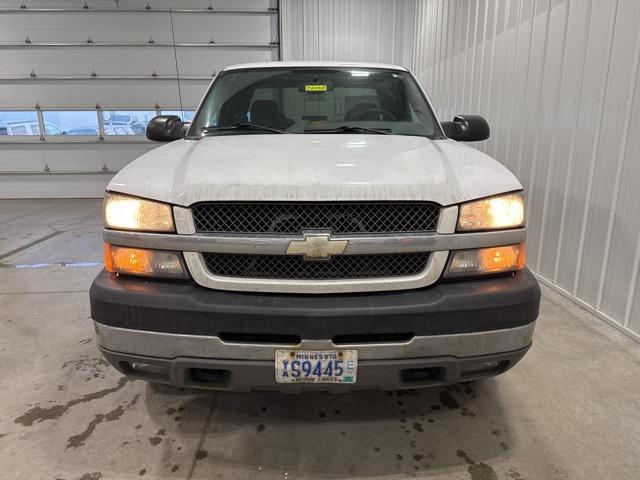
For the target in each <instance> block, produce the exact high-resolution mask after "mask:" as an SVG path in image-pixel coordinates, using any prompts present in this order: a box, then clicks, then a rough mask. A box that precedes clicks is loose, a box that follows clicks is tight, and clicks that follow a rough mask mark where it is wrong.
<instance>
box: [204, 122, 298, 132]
mask: <svg viewBox="0 0 640 480" xmlns="http://www.w3.org/2000/svg"><path fill="white" fill-rule="evenodd" d="M225 130H264V131H267V132H271V133H289V132H287V131H286V130H280V129H278V128H271V127H266V126H264V125H258V124H257V123H249V122H243V123H233V124H231V125H218V126H215V125H211V126H207V127H202V131H203V132H204V133H210V132H221V131H225Z"/></svg>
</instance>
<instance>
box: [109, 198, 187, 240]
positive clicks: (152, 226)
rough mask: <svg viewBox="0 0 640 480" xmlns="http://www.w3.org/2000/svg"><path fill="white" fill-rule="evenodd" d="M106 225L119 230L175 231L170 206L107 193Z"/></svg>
mask: <svg viewBox="0 0 640 480" xmlns="http://www.w3.org/2000/svg"><path fill="white" fill-rule="evenodd" d="M104 224H105V226H106V227H107V228H114V229H118V230H141V231H147V232H174V231H175V227H174V225H173V214H172V213H171V207H170V206H169V205H167V204H165V203H160V202H153V201H151V200H143V199H141V198H136V197H129V196H127V195H120V194H118V193H107V196H106V197H105V199H104Z"/></svg>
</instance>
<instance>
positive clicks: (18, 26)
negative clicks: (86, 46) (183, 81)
mask: <svg viewBox="0 0 640 480" xmlns="http://www.w3.org/2000/svg"><path fill="white" fill-rule="evenodd" d="M77 7H78V5H77V4H75V5H74V8H77ZM49 8H51V7H49ZM138 8H140V7H138ZM3 24H4V22H3ZM26 37H29V40H31V42H33V43H48V42H64V43H73V42H80V43H85V42H86V41H87V39H89V38H91V39H92V40H93V41H94V42H122V41H123V39H126V41H127V42H142V43H145V42H147V41H149V38H151V37H153V39H154V40H155V41H156V42H171V22H170V20H169V15H168V14H166V15H160V14H156V15H144V14H125V13H100V14H98V13H93V14H86V15H81V14H78V13H57V14H50V15H45V14H29V13H26V14H24V15H19V14H16V15H13V16H12V17H11V22H9V24H8V28H3V29H0V42H20V43H22V42H24V41H25V38H26Z"/></svg>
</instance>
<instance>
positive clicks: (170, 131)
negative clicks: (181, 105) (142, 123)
mask: <svg viewBox="0 0 640 480" xmlns="http://www.w3.org/2000/svg"><path fill="white" fill-rule="evenodd" d="M146 133H147V138H148V139H149V140H153V141H154V142H173V141H174V140H179V139H181V138H184V135H185V128H184V124H183V123H182V120H181V119H180V117H178V116H177V115H158V116H157V117H153V118H152V119H151V120H150V121H149V123H148V124H147V132H146Z"/></svg>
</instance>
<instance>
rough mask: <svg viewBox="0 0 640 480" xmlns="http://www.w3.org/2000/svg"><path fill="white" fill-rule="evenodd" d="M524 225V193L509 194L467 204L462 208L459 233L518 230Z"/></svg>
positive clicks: (459, 218)
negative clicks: (505, 229)
mask: <svg viewBox="0 0 640 480" xmlns="http://www.w3.org/2000/svg"><path fill="white" fill-rule="evenodd" d="M523 225H524V198H523V196H522V193H509V194H507V195H500V196H498V197H491V198H485V199H482V200H477V201H475V202H469V203H465V204H463V205H462V206H461V207H460V216H459V217H458V231H463V232H468V231H473V230H494V229H501V228H516V227H522V226H523Z"/></svg>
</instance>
